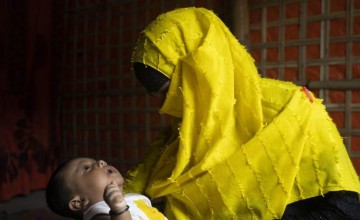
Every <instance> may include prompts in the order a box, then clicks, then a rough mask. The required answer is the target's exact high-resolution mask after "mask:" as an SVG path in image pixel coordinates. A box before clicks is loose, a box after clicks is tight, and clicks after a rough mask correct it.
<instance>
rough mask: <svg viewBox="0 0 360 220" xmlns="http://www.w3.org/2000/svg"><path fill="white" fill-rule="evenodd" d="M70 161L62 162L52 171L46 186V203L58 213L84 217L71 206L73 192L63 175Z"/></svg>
mask: <svg viewBox="0 0 360 220" xmlns="http://www.w3.org/2000/svg"><path fill="white" fill-rule="evenodd" d="M69 161H70V160H68V161H65V162H63V163H62V164H60V165H59V166H58V167H57V168H56V169H55V171H54V172H53V173H52V175H51V177H50V179H49V182H48V185H47V187H46V203H47V205H48V207H49V208H50V209H51V211H53V212H55V213H56V214H58V215H61V216H64V217H69V218H74V219H82V215H81V214H80V213H77V212H74V211H72V210H71V209H70V208H69V201H70V200H71V198H72V196H73V192H72V191H71V190H70V189H69V188H68V187H67V186H66V184H65V180H64V178H63V176H62V175H61V171H62V170H63V168H64V167H65V166H66V165H67V163H68V162H69Z"/></svg>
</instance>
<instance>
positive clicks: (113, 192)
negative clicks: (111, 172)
mask: <svg viewBox="0 0 360 220" xmlns="http://www.w3.org/2000/svg"><path fill="white" fill-rule="evenodd" d="M104 201H105V202H106V203H107V204H108V205H109V207H110V209H111V210H112V211H113V212H121V211H123V210H125V209H126V201H125V199H124V195H123V193H122V192H121V191H120V189H119V187H118V185H117V184H116V183H115V182H114V181H112V182H111V183H110V184H109V185H107V186H106V187H105V191H104Z"/></svg>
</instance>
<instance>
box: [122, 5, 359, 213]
mask: <svg viewBox="0 0 360 220" xmlns="http://www.w3.org/2000/svg"><path fill="white" fill-rule="evenodd" d="M132 62H142V63H144V64H146V65H149V66H151V67H153V68H155V69H157V70H159V71H160V72H162V73H163V74H164V75H166V76H167V77H169V78H170V79H171V84H170V88H169V91H168V93H167V97H166V100H165V103H164V104H163V106H162V107H161V109H160V112H161V113H164V114H169V115H172V116H174V119H178V120H179V123H174V125H175V127H174V129H173V132H175V133H174V134H175V137H172V138H170V139H169V140H167V139H166V138H159V140H157V141H156V142H154V143H153V145H152V149H153V151H152V152H153V154H149V158H148V159H147V160H145V162H144V164H143V165H140V166H139V168H138V169H137V170H135V171H133V172H132V173H130V177H129V178H128V179H127V182H126V183H127V184H128V185H127V190H128V191H135V192H136V191H138V193H142V191H143V190H145V192H146V194H148V195H149V196H150V197H153V198H154V197H160V196H165V197H166V199H167V205H166V213H165V215H166V216H167V217H168V218H169V219H276V218H280V217H281V215H282V213H283V212H284V210H285V207H286V205H287V204H288V203H291V202H294V201H297V200H301V199H305V198H309V197H313V196H318V195H323V194H325V193H327V192H329V191H336V190H349V191H356V192H360V185H359V178H358V176H357V174H356V172H355V170H354V168H353V166H352V163H351V161H350V159H349V157H348V155H347V151H346V148H345V147H344V145H343V142H342V139H341V137H340V135H339V133H338V131H337V129H336V127H335V125H334V123H333V122H332V121H331V119H330V117H329V116H328V114H327V112H326V110H325V108H324V106H323V105H322V104H321V100H318V99H316V98H314V96H313V95H312V94H311V93H309V92H308V91H307V90H306V89H304V88H301V87H298V86H295V85H293V84H291V83H288V82H282V81H277V80H270V79H263V78H261V77H260V76H259V74H258V72H257V69H256V67H255V65H254V60H253V58H252V57H251V56H250V55H249V53H248V52H247V51H246V49H245V48H244V47H243V46H242V45H241V44H240V43H239V42H238V41H237V40H236V38H235V37H234V36H233V35H232V34H231V32H230V31H229V30H228V28H227V27H226V26H225V25H224V24H223V22H222V21H221V20H220V19H219V18H218V17H217V16H216V15H215V14H214V13H213V12H211V11H209V10H207V9H204V8H182V9H176V10H173V11H170V12H167V13H165V14H162V15H160V16H159V17H158V18H157V19H156V20H154V21H153V22H152V23H151V24H150V25H149V26H148V27H146V29H145V30H144V31H143V33H142V35H141V37H140V39H139V41H138V43H137V46H136V48H135V50H134V53H133V57H132Z"/></svg>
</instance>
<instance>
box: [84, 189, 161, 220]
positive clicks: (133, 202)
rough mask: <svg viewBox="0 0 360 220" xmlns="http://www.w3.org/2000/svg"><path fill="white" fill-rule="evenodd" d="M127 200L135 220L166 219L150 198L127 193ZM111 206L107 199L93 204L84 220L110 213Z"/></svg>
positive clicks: (85, 214)
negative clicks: (154, 206) (152, 204)
mask: <svg viewBox="0 0 360 220" xmlns="http://www.w3.org/2000/svg"><path fill="white" fill-rule="evenodd" d="M124 196H125V197H124V198H125V201H126V203H127V205H128V206H129V207H130V208H129V212H130V214H131V218H132V219H133V220H161V219H166V218H165V217H164V216H163V214H161V213H160V212H159V211H158V210H157V209H156V208H153V207H152V206H151V202H150V200H149V198H147V197H146V196H143V195H140V194H134V193H129V194H125V195H124ZM109 211H110V207H109V206H108V204H106V202H105V201H101V202H98V203H95V204H94V205H92V206H91V207H90V208H89V209H88V210H86V212H85V213H84V217H83V219H84V220H91V219H92V218H93V217H94V216H95V215H99V214H106V215H108V214H109Z"/></svg>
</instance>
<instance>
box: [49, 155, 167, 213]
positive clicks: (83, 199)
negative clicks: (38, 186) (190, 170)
mask: <svg viewBox="0 0 360 220" xmlns="http://www.w3.org/2000/svg"><path fill="white" fill-rule="evenodd" d="M123 184H124V179H123V177H122V175H121V174H120V172H119V171H118V170H117V169H116V168H115V167H113V166H111V165H108V164H107V163H106V162H105V161H103V160H98V161H96V160H94V159H91V158H75V159H72V160H69V161H67V162H65V163H63V164H62V165H60V166H59V167H58V168H57V169H56V170H55V171H54V173H53V174H52V176H51V178H50V180H49V183H48V186H47V189H46V201H47V204H48V206H49V208H50V209H51V210H52V211H53V212H55V213H57V214H59V215H61V216H64V217H70V218H75V219H84V220H98V219H110V220H127V219H166V217H165V216H163V214H162V213H160V212H159V211H158V210H157V209H156V208H154V207H152V206H151V202H150V200H149V199H148V198H147V197H146V196H143V195H140V194H133V193H130V194H125V195H123V193H122V191H123Z"/></svg>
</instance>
